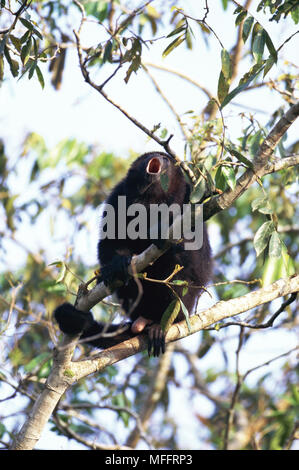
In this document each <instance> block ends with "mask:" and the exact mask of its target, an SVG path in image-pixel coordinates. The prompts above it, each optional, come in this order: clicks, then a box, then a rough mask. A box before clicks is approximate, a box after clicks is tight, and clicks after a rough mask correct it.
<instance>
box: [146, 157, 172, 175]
mask: <svg viewBox="0 0 299 470" xmlns="http://www.w3.org/2000/svg"><path fill="white" fill-rule="evenodd" d="M168 166H169V160H168V158H167V157H163V156H158V157H153V158H151V159H150V160H149V162H148V164H147V166H146V173H147V174H148V175H153V176H155V175H156V176H157V175H160V174H161V172H162V170H164V171H167V168H168Z"/></svg>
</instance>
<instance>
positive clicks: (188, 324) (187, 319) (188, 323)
mask: <svg viewBox="0 0 299 470" xmlns="http://www.w3.org/2000/svg"><path fill="white" fill-rule="evenodd" d="M180 304H181V307H182V310H183V314H184V315H185V320H186V322H187V326H188V330H189V333H190V332H191V324H190V318H189V312H188V310H187V309H186V307H185V305H184V303H183V301H182V300H181V299H180Z"/></svg>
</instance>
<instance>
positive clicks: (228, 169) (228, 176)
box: [222, 165, 236, 189]
mask: <svg viewBox="0 0 299 470" xmlns="http://www.w3.org/2000/svg"><path fill="white" fill-rule="evenodd" d="M222 175H223V177H224V179H225V181H226V183H227V184H228V186H229V187H230V188H231V189H235V187H236V175H235V171H234V169H233V167H232V166H228V165H223V166H222Z"/></svg>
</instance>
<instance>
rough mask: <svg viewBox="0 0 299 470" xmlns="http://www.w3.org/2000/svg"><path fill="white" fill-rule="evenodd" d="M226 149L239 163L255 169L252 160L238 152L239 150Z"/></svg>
mask: <svg viewBox="0 0 299 470" xmlns="http://www.w3.org/2000/svg"><path fill="white" fill-rule="evenodd" d="M225 148H226V150H227V151H228V152H229V153H230V154H231V155H233V156H234V157H236V158H237V160H239V162H242V163H244V165H246V166H247V167H248V168H253V163H252V162H251V161H250V160H248V158H246V157H244V155H243V154H242V153H240V152H238V151H237V150H235V149H233V148H231V147H225Z"/></svg>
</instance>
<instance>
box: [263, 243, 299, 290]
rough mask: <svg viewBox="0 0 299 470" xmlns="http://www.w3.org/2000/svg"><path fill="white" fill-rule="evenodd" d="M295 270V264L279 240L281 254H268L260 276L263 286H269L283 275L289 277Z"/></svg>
mask: <svg viewBox="0 0 299 470" xmlns="http://www.w3.org/2000/svg"><path fill="white" fill-rule="evenodd" d="M295 272H296V269H295V264H294V261H293V260H292V258H291V257H290V256H289V254H288V251H287V249H286V246H285V245H284V244H283V243H282V242H281V256H280V257H279V258H278V257H274V256H272V257H270V256H268V257H267V259H266V262H265V267H264V271H263V276H262V284H263V287H265V286H269V285H270V284H272V283H273V282H275V281H277V280H278V279H281V278H283V277H290V276H292V275H293V274H294V273H295Z"/></svg>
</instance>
